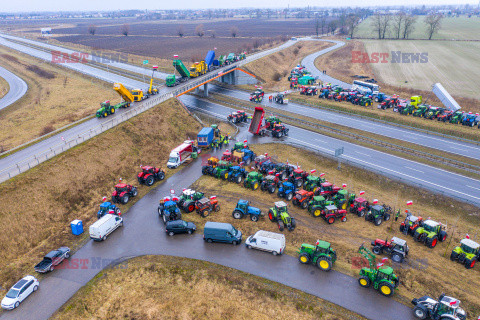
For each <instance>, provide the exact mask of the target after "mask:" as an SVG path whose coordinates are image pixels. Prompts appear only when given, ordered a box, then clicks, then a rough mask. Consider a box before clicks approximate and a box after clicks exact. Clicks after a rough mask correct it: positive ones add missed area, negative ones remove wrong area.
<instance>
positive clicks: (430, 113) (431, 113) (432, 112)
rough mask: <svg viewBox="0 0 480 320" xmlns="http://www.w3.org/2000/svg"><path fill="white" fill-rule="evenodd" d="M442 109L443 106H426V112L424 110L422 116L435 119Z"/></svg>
mask: <svg viewBox="0 0 480 320" xmlns="http://www.w3.org/2000/svg"><path fill="white" fill-rule="evenodd" d="M444 110H445V108H440V107H434V106H430V107H428V109H427V112H425V114H424V118H425V119H428V120H433V119H436V118H437V117H438V115H440V113H442V112H443V111H444Z"/></svg>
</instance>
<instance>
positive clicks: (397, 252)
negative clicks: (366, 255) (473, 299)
mask: <svg viewBox="0 0 480 320" xmlns="http://www.w3.org/2000/svg"><path fill="white" fill-rule="evenodd" d="M372 246H373V248H372V252H373V253H375V254H382V253H385V254H387V255H389V256H391V257H392V261H393V262H397V263H401V262H403V260H405V258H406V257H407V255H408V251H409V248H408V246H407V241H405V240H403V239H400V238H397V237H393V238H392V240H390V241H387V240H380V239H375V241H372Z"/></svg>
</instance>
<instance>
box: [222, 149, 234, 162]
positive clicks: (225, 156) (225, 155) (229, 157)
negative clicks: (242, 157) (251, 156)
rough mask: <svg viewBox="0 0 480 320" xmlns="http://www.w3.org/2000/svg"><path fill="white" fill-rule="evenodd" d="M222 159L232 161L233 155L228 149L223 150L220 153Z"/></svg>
mask: <svg viewBox="0 0 480 320" xmlns="http://www.w3.org/2000/svg"><path fill="white" fill-rule="evenodd" d="M222 160H224V161H228V162H232V161H233V156H232V153H231V152H230V150H225V152H223V154H222Z"/></svg>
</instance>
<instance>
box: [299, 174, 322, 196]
mask: <svg viewBox="0 0 480 320" xmlns="http://www.w3.org/2000/svg"><path fill="white" fill-rule="evenodd" d="M324 182H325V178H322V177H317V176H314V175H311V174H310V175H308V176H307V178H306V179H305V182H304V185H303V188H304V189H305V190H307V191H313V192H315V191H316V189H317V188H319V187H320V186H321V184H322V183H324Z"/></svg>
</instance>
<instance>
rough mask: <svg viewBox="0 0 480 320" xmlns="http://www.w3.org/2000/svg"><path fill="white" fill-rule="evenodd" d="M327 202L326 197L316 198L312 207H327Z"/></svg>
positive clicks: (312, 202) (311, 203)
mask: <svg viewBox="0 0 480 320" xmlns="http://www.w3.org/2000/svg"><path fill="white" fill-rule="evenodd" d="M326 202H327V201H326V200H325V197H323V196H314V197H313V199H312V201H311V202H310V205H312V206H325V205H326Z"/></svg>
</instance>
